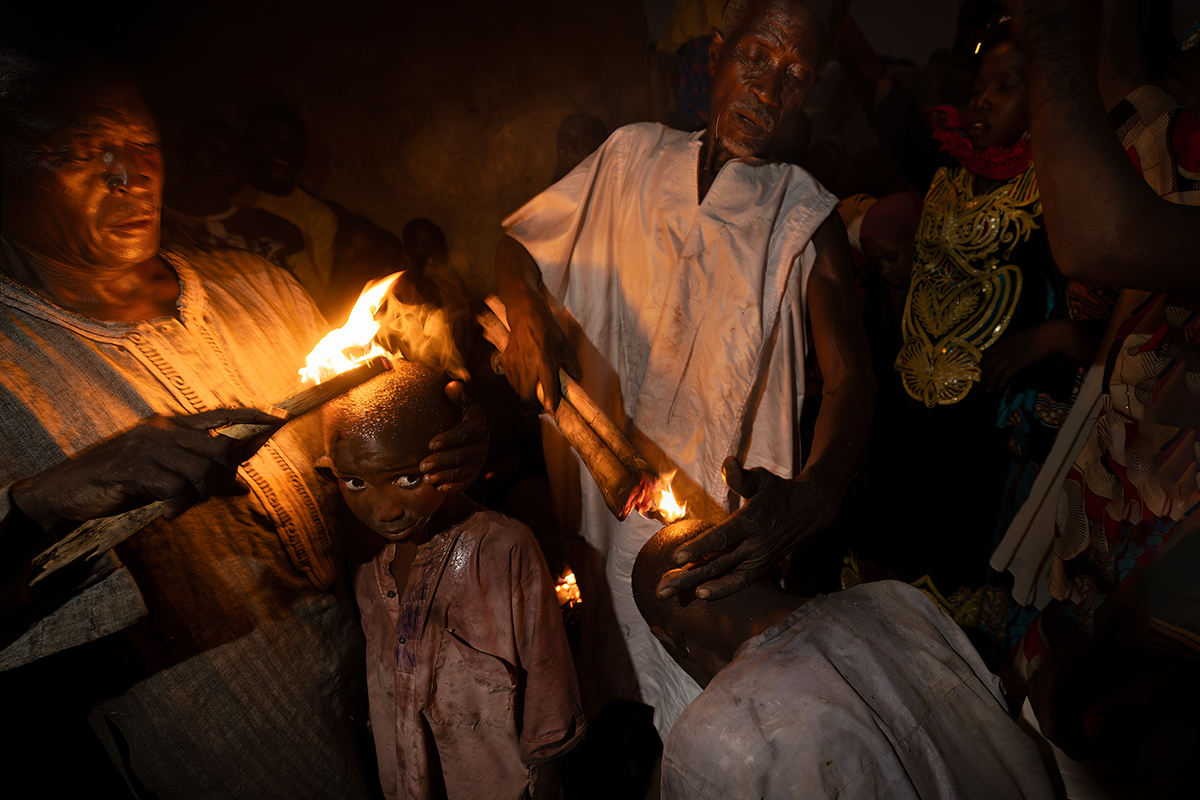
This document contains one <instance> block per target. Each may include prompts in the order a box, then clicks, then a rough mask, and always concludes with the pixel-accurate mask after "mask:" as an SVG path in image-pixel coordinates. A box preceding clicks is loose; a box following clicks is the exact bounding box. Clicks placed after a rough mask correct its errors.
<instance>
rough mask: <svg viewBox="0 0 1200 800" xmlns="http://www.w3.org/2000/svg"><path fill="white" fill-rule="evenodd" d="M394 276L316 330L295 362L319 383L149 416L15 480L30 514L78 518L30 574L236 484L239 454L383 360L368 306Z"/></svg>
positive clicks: (368, 374) (46, 520)
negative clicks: (263, 398)
mask: <svg viewBox="0 0 1200 800" xmlns="http://www.w3.org/2000/svg"><path fill="white" fill-rule="evenodd" d="M396 277H397V276H396V275H391V276H389V277H388V278H384V279H382V280H380V281H378V282H376V283H375V284H372V285H371V286H369V287H368V288H367V290H366V291H364V293H363V297H361V298H359V302H358V303H357V304H356V305H355V308H354V311H352V312H351V314H350V320H349V321H348V322H347V324H346V325H345V326H343V328H339V329H338V330H335V331H333V332H331V333H330V334H329V335H328V336H326V337H325V338H324V339H322V340H321V342H320V343H319V344H318V345H317V347H316V348H314V350H313V352H312V353H310V354H309V357H308V364H307V366H306V367H305V368H304V369H302V370H301V371H300V376H301V377H302V378H304V379H305V380H307V381H309V382H310V383H314V384H316V385H310V386H308V388H305V389H302V390H301V391H299V392H297V393H296V394H293V395H291V396H290V397H287V398H285V399H283V400H281V401H279V402H278V403H275V404H274V406H273V410H274V411H275V412H276V413H274V414H271V413H267V412H263V411H256V410H254V409H219V410H217V411H212V412H206V413H203V414H196V415H192V416H184V417H172V418H162V417H153V418H151V419H149V420H146V421H145V422H143V423H142V424H140V425H138V426H136V427H135V428H133V429H132V430H130V431H127V432H126V433H124V434H121V435H119V436H116V437H114V438H113V439H110V440H108V441H106V442H102V443H100V444H99V445H97V446H95V447H94V448H91V449H90V450H89V451H86V452H85V453H84V454H81V455H80V456H78V457H76V458H74V459H69V460H67V461H66V462H63V463H62V464H60V465H58V466H57V467H55V468H53V469H51V470H48V471H47V472H46V473H43V474H42V475H40V476H38V478H37V479H36V480H30V481H23V482H21V483H20V484H18V485H17V486H15V487H14V489H13V492H14V495H13V498H14V501H15V502H16V503H17V505H18V506H19V507H21V508H23V509H24V508H29V509H38V510H39V511H38V512H37V513H38V515H39V517H40V518H39V519H36V520H35V521H37V522H39V523H40V524H42V527H43V528H50V527H53V526H55V525H56V524H57V523H59V522H60V521H68V520H85V521H84V522H83V524H81V525H79V526H78V527H77V528H75V529H74V530H73V531H71V533H70V534H68V535H67V536H66V537H65V538H64V539H62V540H61V541H59V542H58V543H57V544H55V545H54V546H53V547H50V548H49V549H47V550H45V551H44V552H42V553H40V554H38V555H37V556H36V557H35V558H34V559H33V564H34V566H35V568H36V567H40V568H41V572H40V573H39V574H38V575H37V576H36V577H34V578H33V580H31V581H30V584H31V585H32V584H35V583H37V582H38V581H40V580H42V579H43V578H45V577H46V576H48V575H50V574H51V573H53V572H55V571H56V570H58V569H60V568H62V567H64V566H66V565H67V564H70V563H72V562H73V561H76V560H78V559H80V558H88V557H91V556H93V555H95V554H97V553H100V552H103V551H105V550H108V549H109V548H111V547H114V546H116V545H117V544H120V543H121V542H123V541H125V540H126V539H128V538H129V537H130V536H132V535H133V534H134V533H136V532H137V531H139V530H141V529H142V528H144V527H145V526H146V525H149V524H150V523H151V522H153V521H154V520H156V519H158V518H160V517H163V516H166V517H168V518H170V517H174V516H176V515H178V514H181V513H183V511H185V510H186V509H187V508H189V507H190V506H192V505H194V504H195V503H197V502H201V501H203V500H206V499H207V498H209V497H211V496H212V495H213V494H216V493H218V492H223V493H241V492H242V489H240V488H235V487H237V479H236V469H237V466H238V464H239V463H241V462H242V461H244V460H246V459H248V458H249V457H250V456H251V455H253V453H254V452H255V451H256V450H257V449H258V447H260V446H261V445H262V444H263V443H264V442H265V441H266V440H267V439H268V438H269V437H270V436H271V435H272V434H273V433H275V431H277V430H278V429H279V428H280V427H281V426H282V425H283V424H284V423H286V422H287V421H288V420H290V419H294V418H295V417H298V416H301V415H303V414H307V413H308V412H310V411H313V410H315V409H317V408H320V407H321V406H322V405H324V404H325V403H326V402H328V401H329V400H332V399H333V398H334V397H337V396H338V395H340V394H343V393H345V392H347V391H349V390H350V389H352V388H353V387H355V386H357V385H359V384H360V383H364V382H366V381H368V380H370V379H371V378H373V377H374V376H376V375H378V374H379V373H381V372H383V371H384V370H386V369H388V366H389V362H388V360H387V358H386V357H384V356H385V355H386V354H385V351H384V350H383V349H382V348H380V347H379V346H378V345H376V344H374V338H375V335H376V333H377V332H378V331H379V327H380V325H379V323H378V322H376V321H375V320H374V314H375V312H376V310H378V308H379V306H380V305H381V304H382V302H383V301H382V298H383V297H384V295H385V294H386V292H387V290H388V289H389V288H390V287H391V285H392V283H393V282H394V281H395V278H396ZM56 498H57V499H56ZM154 498H157V499H154ZM131 506H132V508H131ZM115 512H120V513H115ZM114 513H115V516H107V515H108V514H114Z"/></svg>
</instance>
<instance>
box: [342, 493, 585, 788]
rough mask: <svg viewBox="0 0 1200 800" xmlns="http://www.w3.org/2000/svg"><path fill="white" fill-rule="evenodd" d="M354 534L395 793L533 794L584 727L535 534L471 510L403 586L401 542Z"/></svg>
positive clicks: (423, 550)
mask: <svg viewBox="0 0 1200 800" xmlns="http://www.w3.org/2000/svg"><path fill="white" fill-rule="evenodd" d="M356 527H357V526H356ZM349 537H350V539H349V543H348V547H349V549H350V552H351V554H352V556H351V557H352V570H353V572H354V585H355V593H356V595H357V597H358V606H359V609H360V610H361V612H362V625H363V632H364V633H365V634H366V637H367V686H368V692H369V695H370V701H371V727H372V732H373V734H374V736H375V749H376V752H377V754H378V757H379V777H380V781H381V783H382V784H383V791H384V796H385V797H387V798H389V800H399V799H400V798H408V800H420V799H421V798H435V797H441V796H445V797H448V798H450V800H455V798H462V800H473V799H474V798H478V797H489V798H496V799H497V800H505V799H507V800H522V799H523V798H524V797H525V796H526V794H525V793H526V791H532V788H533V785H534V782H535V781H536V778H537V767H538V765H539V764H542V763H545V762H546V761H549V760H551V759H555V758H558V757H559V756H561V755H563V754H564V753H566V752H567V751H568V750H570V749H571V748H572V747H574V746H575V745H576V744H577V743H578V742H579V741H580V740H581V739H582V738H583V734H584V731H585V730H586V723H585V722H584V719H583V711H582V709H581V707H580V704H579V688H578V686H577V684H576V680H575V667H574V664H573V663H572V662H571V651H570V648H569V647H568V646H567V638H566V634H565V633H564V630H563V625H562V619H561V616H560V612H559V609H558V600H557V597H556V596H555V594H554V585H553V584H552V583H551V581H550V572H549V570H548V569H547V567H546V559H545V558H544V557H543V556H542V553H541V550H540V549H539V548H538V544H537V541H536V540H535V539H534V538H533V533H532V532H530V530H529V529H528V528H527V527H525V526H524V525H522V524H521V523H520V522H517V521H516V520H514V519H510V518H509V517H506V516H504V515H502V514H498V513H496V512H494V511H481V512H478V513H476V514H473V515H472V516H471V517H470V518H468V519H467V520H466V521H465V522H463V523H461V524H459V525H455V526H454V527H452V528H450V529H449V530H445V531H442V532H440V533H438V534H437V535H436V536H434V537H433V539H431V540H430V541H429V542H428V543H427V544H424V545H421V547H420V548H419V550H418V552H417V556H416V559H415V560H414V561H413V564H412V567H411V571H410V574H409V578H408V585H407V586H406V587H403V588H402V590H401V591H398V589H401V587H397V586H396V581H395V579H394V578H393V577H392V574H391V569H390V568H391V563H392V559H393V558H394V557H395V553H396V545H394V544H390V543H387V542H385V541H384V540H383V539H382V538H381V537H379V536H376V535H375V534H374V533H373V532H371V531H368V530H366V529H365V528H360V529H359V530H357V531H355V532H352V533H349ZM442 787H444V792H443V790H442Z"/></svg>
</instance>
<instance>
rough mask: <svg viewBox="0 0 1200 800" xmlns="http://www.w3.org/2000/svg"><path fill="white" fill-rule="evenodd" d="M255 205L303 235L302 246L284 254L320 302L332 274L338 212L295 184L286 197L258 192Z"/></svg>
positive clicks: (306, 288)
mask: <svg viewBox="0 0 1200 800" xmlns="http://www.w3.org/2000/svg"><path fill="white" fill-rule="evenodd" d="M254 208H261V209H262V210H263V211H268V212H270V213H272V214H274V215H275V216H277V217H282V218H283V219H286V220H287V221H288V222H290V223H292V224H293V225H295V226H296V227H297V228H299V229H300V233H302V234H304V249H303V250H301V251H299V252H296V253H292V254H290V255H288V256H287V262H288V268H289V269H290V270H291V272H292V274H293V275H295V276H296V280H298V281H300V285H301V286H303V287H304V290H305V291H306V292H308V294H309V295H310V296H311V297H312V298H313V300H315V301H317V302H318V303H320V302H321V301H322V300H324V299H325V292H326V291H327V290H328V289H329V281H330V278H331V276H332V275H333V240H334V239H335V238H336V237H337V228H338V221H337V215H336V214H334V213H333V211H332V209H330V208H329V206H327V205H325V204H324V203H322V202H321V201H320V200H318V199H317V198H315V197H313V196H312V195H311V194H309V193H308V192H306V191H304V190H303V189H301V188H300V187H299V186H296V187H294V188H293V189H292V193H291V194H289V195H288V196H287V197H277V196H275V195H273V194H268V193H266V192H259V193H258V196H257V197H256V198H255V200H254Z"/></svg>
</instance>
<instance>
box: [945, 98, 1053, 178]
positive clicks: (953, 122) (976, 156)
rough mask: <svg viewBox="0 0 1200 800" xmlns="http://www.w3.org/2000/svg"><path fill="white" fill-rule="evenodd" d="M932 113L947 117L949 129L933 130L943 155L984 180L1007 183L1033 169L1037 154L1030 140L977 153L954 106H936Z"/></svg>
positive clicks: (1017, 141) (1020, 140)
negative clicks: (1034, 153)
mask: <svg viewBox="0 0 1200 800" xmlns="http://www.w3.org/2000/svg"><path fill="white" fill-rule="evenodd" d="M929 110H930V112H934V111H937V112H941V113H943V114H945V115H946V126H945V127H941V126H938V125H934V126H933V138H934V139H936V140H937V141H938V143H939V144H941V149H942V152H944V153H949V154H950V155H951V156H953V157H954V160H955V161H957V162H958V163H959V164H961V165H963V166H964V167H966V168H967V170H969V171H970V172H972V173H973V174H975V175H978V176H979V177H981V178H986V179H988V180H993V181H1006V180H1009V179H1010V178H1015V177H1016V176H1018V175H1020V174H1021V173H1022V172H1024V171H1025V170H1026V169H1027V168H1028V167H1029V162H1030V161H1032V160H1033V152H1032V151H1031V150H1030V149H1029V140H1028V139H1024V138H1022V139H1017V140H1016V141H1015V142H1013V143H1012V144H1010V145H1008V146H1006V147H1001V146H999V145H992V146H991V147H989V148H988V149H987V150H976V149H975V146H974V145H972V144H971V140H970V139H968V138H967V135H966V134H965V133H963V132H962V126H963V119H962V115H961V114H959V113H958V109H956V108H954V107H953V106H935V107H933V108H931V109H929Z"/></svg>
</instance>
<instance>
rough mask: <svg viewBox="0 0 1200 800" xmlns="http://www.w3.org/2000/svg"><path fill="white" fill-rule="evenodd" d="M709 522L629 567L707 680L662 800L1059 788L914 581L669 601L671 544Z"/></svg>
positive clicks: (767, 585) (670, 534) (657, 616)
mask: <svg viewBox="0 0 1200 800" xmlns="http://www.w3.org/2000/svg"><path fill="white" fill-rule="evenodd" d="M706 527H708V526H707V524H706V523H703V522H698V521H693V520H685V521H683V522H678V523H675V524H674V525H670V526H668V527H666V528H663V529H662V530H661V531H660V532H659V533H657V534H656V535H655V536H654V537H653V538H652V539H650V540H649V541H648V542H647V543H646V544H645V545H644V546H643V547H642V549H641V552H640V553H639V554H638V557H637V562H636V563H635V565H634V568H633V578H632V583H633V595H634V599H635V600H636V601H637V604H638V610H639V611H640V612H641V614H642V617H643V619H644V620H645V624H646V625H648V626H649V627H650V630H651V631H652V632H653V634H654V636H655V637H656V638H657V639H658V641H659V642H660V643H661V644H662V646H663V648H665V649H666V651H667V652H668V653H670V654H671V657H672V658H674V659H675V661H676V662H677V663H678V664H679V665H680V666H681V667H682V668H683V669H685V670H686V671H687V673H688V674H689V675H691V676H692V677H693V678H694V679H695V680H696V682H697V683H699V684H700V686H702V687H704V691H703V692H702V693H701V694H700V696H699V697H697V698H696V699H695V700H693V701H692V703H691V704H690V705H689V706H688V707H687V709H686V710H685V711H684V712H683V714H681V715H680V717H679V721H678V722H677V723H676V724H675V727H674V728H672V729H671V733H670V735H669V736H668V737H667V741H666V744H665V746H664V748H663V760H662V797H663V800H696V799H697V798H699V799H700V800H741V799H742V798H745V800H751V799H752V798H762V797H771V798H782V797H800V796H803V797H809V798H811V797H837V798H841V799H842V800H868V799H869V798H883V797H906V798H921V797H928V798H941V797H972V798H995V799H997V800H998V799H999V798H1013V800H1016V798H1045V799H1046V800H1049V798H1051V797H1053V796H1054V795H1053V792H1052V790H1051V787H1050V782H1049V780H1048V779H1047V777H1046V772H1045V769H1044V767H1043V766H1042V763H1041V759H1040V757H1039V756H1038V752H1037V748H1036V746H1035V745H1034V743H1033V742H1032V741H1030V740H1029V738H1028V737H1027V736H1026V735H1025V733H1024V732H1022V731H1021V730H1020V728H1018V727H1017V725H1016V723H1015V722H1013V720H1012V719H1011V718H1010V717H1009V715H1008V709H1007V706H1006V705H1005V702H1004V696H1003V694H1002V692H1001V689H1000V682H999V680H997V679H996V677H995V676H993V675H992V674H991V673H990V672H988V670H987V668H986V667H985V666H984V664H983V662H982V661H981V660H980V658H979V656H978V654H977V653H976V652H975V650H974V648H973V647H971V644H970V642H968V641H967V638H966V636H964V635H963V633H962V631H960V630H958V629H957V628H956V627H955V625H954V623H953V622H952V621H951V620H950V619H949V618H948V617H947V616H946V615H945V614H943V613H942V612H941V611H940V610H939V609H938V608H937V607H936V606H935V605H934V604H933V603H931V602H930V601H929V599H928V598H926V597H925V596H924V595H922V594H921V593H920V592H919V591H917V590H916V589H913V588H912V587H910V586H905V585H904V584H901V583H897V582H894V581H888V582H880V583H870V584H866V585H863V586H856V587H854V588H852V589H850V590H848V591H845V592H839V593H837V594H834V595H831V596H820V597H817V598H815V599H812V600H808V599H806V598H799V597H794V596H791V595H787V594H784V593H782V592H780V591H779V590H778V588H777V587H776V586H775V585H774V583H773V582H771V581H770V580H767V579H765V578H763V579H759V580H757V581H755V582H754V583H752V584H751V585H750V586H748V587H746V588H745V589H743V590H742V591H741V592H738V593H737V594H734V595H731V596H729V597H726V598H723V599H721V600H712V601H709V602H704V601H702V600H699V599H697V598H696V596H695V593H694V592H692V591H687V592H683V593H681V594H679V595H678V596H676V597H672V598H670V599H668V600H663V601H660V600H659V599H658V597H657V586H658V582H659V579H660V577H661V576H662V575H663V573H664V572H666V571H668V570H672V569H675V568H676V566H677V565H676V564H675V562H674V560H673V558H672V554H673V553H674V551H675V549H676V548H677V547H679V546H680V545H681V544H683V543H684V542H686V541H688V540H689V539H691V538H693V537H695V536H696V535H697V534H698V533H699V532H701V531H702V530H703V529H704V528H706Z"/></svg>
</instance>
